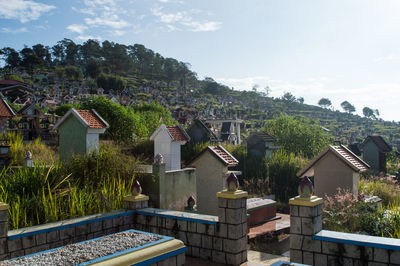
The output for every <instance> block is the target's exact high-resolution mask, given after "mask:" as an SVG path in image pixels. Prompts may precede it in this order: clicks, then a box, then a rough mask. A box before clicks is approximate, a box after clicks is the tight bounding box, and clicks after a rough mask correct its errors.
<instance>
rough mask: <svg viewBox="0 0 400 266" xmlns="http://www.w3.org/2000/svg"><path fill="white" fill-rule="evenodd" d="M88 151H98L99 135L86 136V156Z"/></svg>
mask: <svg viewBox="0 0 400 266" xmlns="http://www.w3.org/2000/svg"><path fill="white" fill-rule="evenodd" d="M90 151H99V134H93V133H92V134H91V133H88V134H86V154H89V152H90Z"/></svg>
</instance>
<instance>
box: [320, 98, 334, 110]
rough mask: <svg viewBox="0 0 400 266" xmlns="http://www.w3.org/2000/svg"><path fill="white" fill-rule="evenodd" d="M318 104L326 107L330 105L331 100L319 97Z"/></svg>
mask: <svg viewBox="0 0 400 266" xmlns="http://www.w3.org/2000/svg"><path fill="white" fill-rule="evenodd" d="M318 105H319V106H321V107H323V108H328V107H329V106H331V105H332V102H331V100H329V99H328V98H321V99H320V100H319V101H318Z"/></svg>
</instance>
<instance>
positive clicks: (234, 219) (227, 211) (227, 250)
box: [212, 190, 248, 265]
mask: <svg viewBox="0 0 400 266" xmlns="http://www.w3.org/2000/svg"><path fill="white" fill-rule="evenodd" d="M247 196H248V194H247V192H246V191H242V190H236V191H233V192H232V191H228V190H223V191H221V192H218V193H217V197H218V218H219V223H218V224H217V235H218V236H220V237H221V239H220V240H221V241H222V250H221V251H216V250H213V252H212V259H213V261H216V262H219V263H226V264H229V265H240V264H242V263H244V262H246V261H247V207H246V199H247ZM216 241H219V239H216Z"/></svg>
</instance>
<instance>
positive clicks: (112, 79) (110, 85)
mask: <svg viewBox="0 0 400 266" xmlns="http://www.w3.org/2000/svg"><path fill="white" fill-rule="evenodd" d="M96 81H97V86H99V88H103V89H104V90H105V91H106V92H109V91H110V90H114V91H115V92H119V93H120V92H122V91H123V90H124V89H125V87H126V81H125V80H124V79H123V78H121V77H119V76H113V75H107V74H104V73H102V74H100V76H98V77H97V79H96Z"/></svg>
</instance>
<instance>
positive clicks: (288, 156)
mask: <svg viewBox="0 0 400 266" xmlns="http://www.w3.org/2000/svg"><path fill="white" fill-rule="evenodd" d="M305 163H306V161H305V160H304V159H303V158H302V157H300V156H295V155H294V154H293V153H287V152H286V151H284V150H279V151H276V152H275V153H274V155H273V156H272V158H270V159H269V160H268V161H267V168H268V173H269V177H270V179H271V182H272V187H273V190H274V192H275V197H276V199H277V200H279V201H281V202H285V203H286V202H288V201H289V199H290V198H291V197H294V196H296V195H297V194H298V193H297V188H298V185H299V178H298V177H297V176H296V173H297V172H298V171H299V170H300V169H301V168H302V167H303V166H304V165H305Z"/></svg>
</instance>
